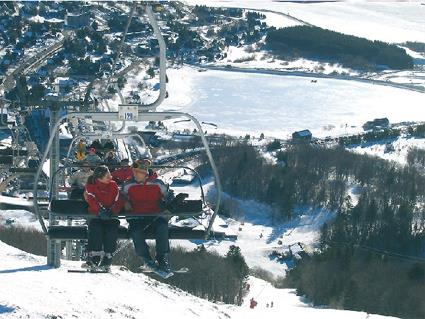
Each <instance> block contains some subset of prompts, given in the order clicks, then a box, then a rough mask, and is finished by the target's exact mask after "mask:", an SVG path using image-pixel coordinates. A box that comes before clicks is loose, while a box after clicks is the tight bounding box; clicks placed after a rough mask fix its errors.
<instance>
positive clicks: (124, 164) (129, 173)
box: [111, 158, 133, 185]
mask: <svg viewBox="0 0 425 319" xmlns="http://www.w3.org/2000/svg"><path fill="white" fill-rule="evenodd" d="M120 166H121V167H120V168H117V169H116V170H115V171H113V172H112V173H111V174H112V178H113V179H114V181H116V182H117V184H118V185H121V184H123V183H125V182H126V181H128V180H130V179H132V178H133V169H132V168H131V167H130V166H129V160H128V158H124V159H122V160H121V162H120Z"/></svg>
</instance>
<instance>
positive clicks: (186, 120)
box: [173, 119, 203, 124]
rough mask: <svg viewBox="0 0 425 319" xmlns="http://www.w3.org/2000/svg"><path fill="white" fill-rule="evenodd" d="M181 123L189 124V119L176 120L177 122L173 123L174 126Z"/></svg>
mask: <svg viewBox="0 0 425 319" xmlns="http://www.w3.org/2000/svg"><path fill="white" fill-rule="evenodd" d="M181 122H190V120H189V119H185V120H178V121H174V122H173V123H174V124H176V123H181ZM202 123H203V122H202Z"/></svg>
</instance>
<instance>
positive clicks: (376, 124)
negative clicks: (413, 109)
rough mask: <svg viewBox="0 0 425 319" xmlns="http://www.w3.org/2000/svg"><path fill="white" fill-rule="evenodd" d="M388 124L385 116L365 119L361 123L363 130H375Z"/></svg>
mask: <svg viewBox="0 0 425 319" xmlns="http://www.w3.org/2000/svg"><path fill="white" fill-rule="evenodd" d="M389 125H390V121H388V119H387V118H386V117H384V118H381V119H374V120H373V121H367V122H366V123H364V124H363V126H362V127H363V130H365V131H368V130H375V129H381V128H385V127H388V126H389Z"/></svg>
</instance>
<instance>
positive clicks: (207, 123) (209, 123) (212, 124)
mask: <svg viewBox="0 0 425 319" xmlns="http://www.w3.org/2000/svg"><path fill="white" fill-rule="evenodd" d="M201 123H202V124H206V125H211V126H214V127H218V126H217V124H214V123H211V122H201Z"/></svg>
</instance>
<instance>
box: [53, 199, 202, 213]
mask: <svg viewBox="0 0 425 319" xmlns="http://www.w3.org/2000/svg"><path fill="white" fill-rule="evenodd" d="M87 209H88V204H87V202H85V201H83V200H72V199H67V200H58V199H54V200H52V201H51V203H50V211H51V213H52V214H54V215H56V216H64V217H81V218H93V217H94V215H92V214H90V213H89V212H88V210H87ZM168 211H169V213H165V214H162V215H164V216H167V217H171V215H187V216H196V215H200V214H202V213H203V210H202V201H201V200H184V201H182V202H179V203H177V204H176V205H173V207H170V208H169V210H168ZM152 215H153V216H161V214H152ZM139 216H151V215H146V214H144V215H138V214H131V213H128V212H126V213H124V214H119V215H118V217H120V218H131V217H139Z"/></svg>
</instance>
